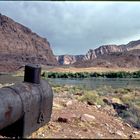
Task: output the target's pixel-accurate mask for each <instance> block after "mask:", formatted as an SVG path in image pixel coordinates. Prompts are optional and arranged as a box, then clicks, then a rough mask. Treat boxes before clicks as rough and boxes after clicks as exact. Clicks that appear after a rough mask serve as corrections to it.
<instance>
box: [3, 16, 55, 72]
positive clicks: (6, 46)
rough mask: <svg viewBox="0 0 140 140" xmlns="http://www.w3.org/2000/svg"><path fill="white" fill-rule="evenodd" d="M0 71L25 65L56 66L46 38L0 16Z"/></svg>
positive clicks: (11, 69)
mask: <svg viewBox="0 0 140 140" xmlns="http://www.w3.org/2000/svg"><path fill="white" fill-rule="evenodd" d="M0 50H1V51H0V71H13V70H16V69H18V68H19V67H20V66H23V65H25V64H26V63H38V64H43V65H57V60H56V58H55V56H54V54H53V52H52V50H51V48H50V43H49V42H48V40H47V39H46V38H42V37H40V36H39V35H37V34H36V33H34V32H32V31H31V29H29V28H27V27H25V26H23V25H21V24H19V23H17V22H15V21H14V20H12V19H11V18H9V17H7V16H4V15H2V14H0Z"/></svg>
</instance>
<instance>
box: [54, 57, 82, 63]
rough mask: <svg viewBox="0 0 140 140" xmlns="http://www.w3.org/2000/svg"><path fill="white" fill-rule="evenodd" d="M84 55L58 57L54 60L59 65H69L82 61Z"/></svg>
mask: <svg viewBox="0 0 140 140" xmlns="http://www.w3.org/2000/svg"><path fill="white" fill-rule="evenodd" d="M83 57H84V55H59V56H56V59H57V61H58V63H59V64H60V65H70V64H73V63H75V62H77V61H80V60H82V59H83Z"/></svg>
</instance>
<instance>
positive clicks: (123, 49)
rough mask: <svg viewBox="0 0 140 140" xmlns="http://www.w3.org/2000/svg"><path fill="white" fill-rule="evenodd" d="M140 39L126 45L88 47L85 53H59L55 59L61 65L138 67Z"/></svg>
mask: <svg viewBox="0 0 140 140" xmlns="http://www.w3.org/2000/svg"><path fill="white" fill-rule="evenodd" d="M139 52H140V40H137V41H131V42H129V43H128V44H126V45H103V46H100V47H99V48H97V49H94V50H93V49H90V50H89V51H88V52H87V53H86V54H85V55H61V56H57V60H58V62H59V64H61V65H69V64H73V66H76V67H93V66H99V67H140V53H139Z"/></svg>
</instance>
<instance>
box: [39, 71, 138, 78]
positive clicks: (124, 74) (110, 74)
mask: <svg viewBox="0 0 140 140" xmlns="http://www.w3.org/2000/svg"><path fill="white" fill-rule="evenodd" d="M41 76H42V77H46V78H90V77H106V78H140V71H136V72H132V73H130V72H124V71H120V72H106V73H98V72H94V73H89V72H76V73H71V72H43V73H42V75H41Z"/></svg>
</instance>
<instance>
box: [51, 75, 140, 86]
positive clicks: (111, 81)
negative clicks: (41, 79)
mask: <svg viewBox="0 0 140 140" xmlns="http://www.w3.org/2000/svg"><path fill="white" fill-rule="evenodd" d="M49 81H50V82H51V83H52V84H58V85H62V84H63V85H64V84H68V85H82V86H84V87H86V88H88V89H96V88H99V87H101V86H111V87H112V88H121V87H139V85H140V78H131V79H130V78H88V79H49Z"/></svg>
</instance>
